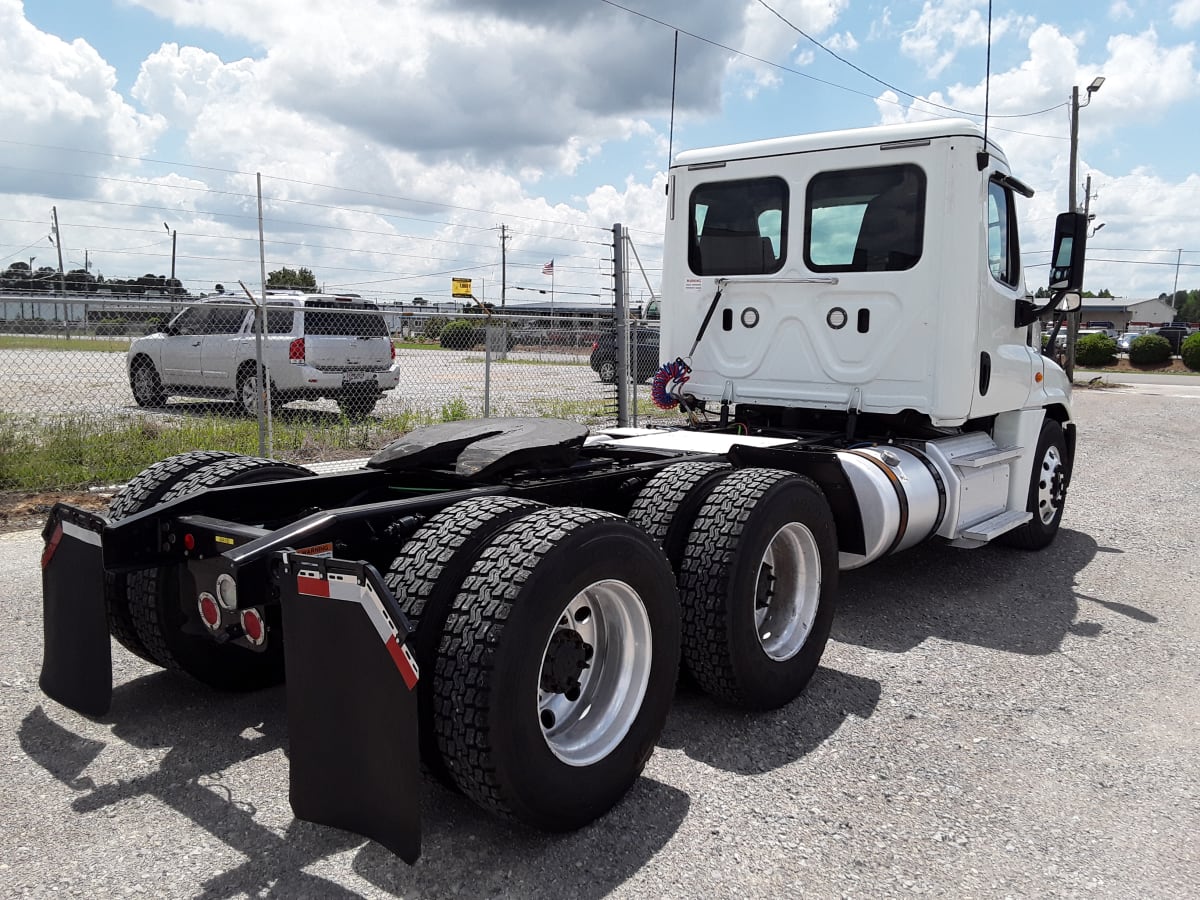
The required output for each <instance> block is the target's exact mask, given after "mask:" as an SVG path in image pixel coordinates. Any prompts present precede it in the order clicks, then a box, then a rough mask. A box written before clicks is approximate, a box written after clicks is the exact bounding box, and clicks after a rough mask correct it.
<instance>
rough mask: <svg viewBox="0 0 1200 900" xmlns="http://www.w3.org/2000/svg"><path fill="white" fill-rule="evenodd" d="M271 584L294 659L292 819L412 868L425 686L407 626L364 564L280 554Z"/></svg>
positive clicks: (290, 663) (290, 687)
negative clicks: (362, 843) (347, 834)
mask: <svg viewBox="0 0 1200 900" xmlns="http://www.w3.org/2000/svg"><path fill="white" fill-rule="evenodd" d="M271 574H272V578H273V580H274V582H275V586H276V587H278V589H279V592H280V602H281V604H282V608H283V635H284V645H285V646H286V647H287V654H286V656H285V665H286V671H287V715H288V744H289V754H288V755H289V760H290V774H289V799H290V800H291V804H292V810H293V811H294V812H295V814H296V816H297V817H298V818H301V819H306V820H308V821H310V822H316V823H318V824H321V825H331V826H333V827H335V828H342V829H345V830H347V831H352V832H355V833H356V834H361V835H363V836H365V837H368V838H371V839H372V840H375V841H378V842H379V843H380V844H382V845H383V846H385V847H387V848H388V849H389V850H391V851H392V852H393V853H395V854H397V855H398V856H400V857H401V858H402V859H404V860H405V861H406V862H409V863H412V862H415V861H416V859H417V857H418V856H420V853H421V825H420V788H421V766H420V760H419V751H418V747H417V694H416V686H417V679H418V678H419V677H420V675H419V672H418V671H417V665H416V662H415V661H414V660H413V657H412V655H411V653H409V650H408V647H407V646H405V643H404V642H405V640H406V639H407V638H408V635H409V632H410V625H409V622H408V620H407V619H406V618H405V616H404V613H403V612H402V611H401V610H400V607H399V606H398V605H397V603H396V600H395V598H394V597H393V596H392V594H391V592H390V591H389V590H388V589H387V586H386V585H385V584H384V583H383V579H382V578H381V577H380V575H379V572H378V571H376V569H375V567H374V566H372V565H370V564H369V563H366V562H348V561H346V560H340V559H314V558H312V557H308V556H303V555H301V554H297V553H291V552H287V551H283V552H279V553H276V554H275V555H274V557H273V558H272V560H271Z"/></svg>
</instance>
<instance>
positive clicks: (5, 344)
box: [0, 335, 129, 353]
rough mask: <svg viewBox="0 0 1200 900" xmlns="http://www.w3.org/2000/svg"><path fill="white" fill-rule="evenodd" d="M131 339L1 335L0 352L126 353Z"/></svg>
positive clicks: (83, 336) (84, 336)
mask: <svg viewBox="0 0 1200 900" xmlns="http://www.w3.org/2000/svg"><path fill="white" fill-rule="evenodd" d="M128 349H129V338H93V337H88V336H86V335H76V336H75V337H73V338H70V339H68V338H66V337H65V336H64V337H27V336H25V335H0V350H89V351H94V352H97V353H124V352H125V351H126V350H128Z"/></svg>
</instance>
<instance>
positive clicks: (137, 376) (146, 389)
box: [133, 366, 154, 400]
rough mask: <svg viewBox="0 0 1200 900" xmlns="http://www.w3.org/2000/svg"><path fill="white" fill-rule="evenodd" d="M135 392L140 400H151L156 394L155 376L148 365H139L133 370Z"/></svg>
mask: <svg viewBox="0 0 1200 900" xmlns="http://www.w3.org/2000/svg"><path fill="white" fill-rule="evenodd" d="M133 392H134V394H136V395H137V397H138V399H140V400H150V399H152V398H153V396H154V376H153V375H151V374H150V369H149V367H147V366H138V367H137V368H136V369H134V370H133Z"/></svg>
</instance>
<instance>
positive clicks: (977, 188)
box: [662, 120, 1068, 426]
mask: <svg viewBox="0 0 1200 900" xmlns="http://www.w3.org/2000/svg"><path fill="white" fill-rule="evenodd" d="M981 162H982V163H983V166H982V168H981ZM668 190H669V201H668V202H669V206H668V220H667V228H666V234H665V251H664V260H665V261H664V267H663V288H662V296H663V346H664V348H665V351H666V352H667V353H668V354H672V355H678V356H680V357H682V358H684V359H685V361H687V363H688V364H689V365H690V366H691V377H690V381H689V384H688V390H689V392H690V393H691V394H692V395H693V396H695V397H696V398H698V399H700V400H707V401H717V402H721V401H727V402H729V403H731V404H753V405H765V406H769V407H779V408H788V407H793V408H795V407H804V408H809V409H830V410H833V409H837V410H857V411H859V412H863V413H882V414H901V413H905V412H907V411H912V412H915V413H916V414H918V415H919V416H921V417H922V418H924V419H925V420H927V421H928V422H929V423H930V424H931V425H934V426H960V425H963V424H964V423H966V422H968V421H970V420H973V419H979V418H981V417H986V416H991V415H995V414H998V413H1003V412H1007V411H1012V410H1018V409H1021V408H1022V407H1028V406H1039V407H1041V406H1045V405H1047V404H1048V403H1055V402H1063V403H1065V398H1066V396H1067V394H1068V385H1067V380H1066V376H1065V374H1064V373H1063V372H1062V370H1061V369H1059V367H1058V366H1056V365H1055V364H1054V363H1052V362H1049V361H1048V360H1046V359H1045V358H1044V357H1043V356H1042V355H1041V353H1040V352H1039V351H1038V350H1037V349H1035V348H1033V347H1031V346H1030V345H1029V344H1030V342H1029V339H1028V330H1027V328H1026V327H1025V326H1024V325H1018V324H1017V323H1016V317H1015V315H1014V308H1015V306H1016V305H1017V304H1018V303H1020V302H1023V301H1024V298H1025V296H1026V290H1025V283H1024V278H1023V273H1022V269H1021V256H1020V241H1019V236H1018V226H1017V214H1016V205H1017V199H1016V198H1017V197H1018V196H1026V197H1028V196H1031V195H1032V193H1033V192H1032V191H1031V190H1030V189H1029V188H1027V187H1026V186H1025V185H1023V184H1022V183H1021V182H1019V181H1018V180H1017V179H1015V178H1014V177H1013V176H1012V174H1011V173H1010V171H1009V166H1008V162H1007V159H1006V158H1005V156H1004V154H1003V152H1002V151H1001V150H1000V149H999V148H998V147H997V146H996V145H995V144H993V143H991V142H990V141H988V142H985V139H984V136H983V132H982V131H981V130H980V129H979V128H978V127H977V126H976V125H974V124H973V123H971V122H967V121H965V120H940V121H936V122H921V123H912V124H904V125H895V126H880V127H875V128H864V129H856V130H848V131H837V132H830V133H825V134H817V135H804V136H798V137H788V138H780V139H776V140H766V141H758V142H754V143H749V144H737V145H732V146H726V147H716V148H712V149H708V150H697V151H691V152H685V153H682V154H680V155H679V156H678V158H677V160H676V163H675V165H674V166H673V167H672V169H671V174H670V182H669V188H668ZM718 295H719V299H718V300H717V302H716V303H715V304H714V297H718ZM710 307H711V308H710ZM706 318H708V319H709V320H710V321H709V322H708V325H707V328H705V329H704V333H703V336H702V338H701V339H700V340H699V341H698V342H697V341H695V338H696V336H697V334H698V332H700V331H701V326H702V323H704V322H705V320H706ZM668 358H670V356H668Z"/></svg>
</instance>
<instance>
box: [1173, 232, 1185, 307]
mask: <svg viewBox="0 0 1200 900" xmlns="http://www.w3.org/2000/svg"><path fill="white" fill-rule="evenodd" d="M1182 258H1183V248H1182V247H1181V248H1180V249H1178V250H1176V251H1175V287H1173V288H1171V321H1173V322H1174V321H1178V319H1179V307H1177V306H1176V305H1175V300H1176V296H1177V295H1178V294H1179V261H1180V260H1181V259H1182Z"/></svg>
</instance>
